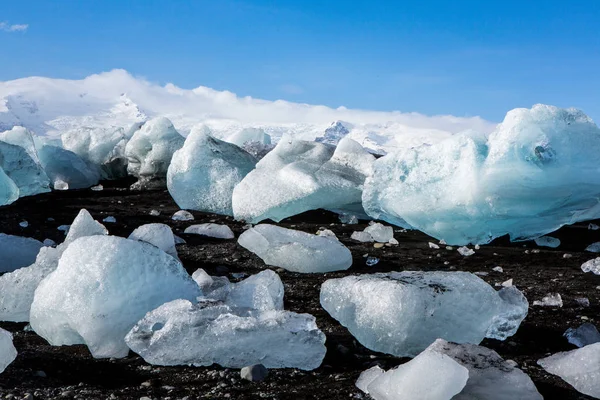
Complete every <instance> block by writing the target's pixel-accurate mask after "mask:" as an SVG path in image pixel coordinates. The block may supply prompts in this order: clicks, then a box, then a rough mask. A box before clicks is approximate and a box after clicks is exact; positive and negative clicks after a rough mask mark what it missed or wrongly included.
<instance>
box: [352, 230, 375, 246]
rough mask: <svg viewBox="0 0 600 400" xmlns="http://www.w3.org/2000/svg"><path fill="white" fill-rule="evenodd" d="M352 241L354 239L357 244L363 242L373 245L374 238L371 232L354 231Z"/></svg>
mask: <svg viewBox="0 0 600 400" xmlns="http://www.w3.org/2000/svg"><path fill="white" fill-rule="evenodd" d="M350 239H354V240H356V241H357V242H362V243H371V242H374V240H373V236H371V234H370V233H369V232H364V231H354V232H352V235H351V236H350Z"/></svg>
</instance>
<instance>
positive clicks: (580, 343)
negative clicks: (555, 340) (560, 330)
mask: <svg viewBox="0 0 600 400" xmlns="http://www.w3.org/2000/svg"><path fill="white" fill-rule="evenodd" d="M563 336H564V337H565V338H567V340H568V341H569V343H571V344H572V345H575V346H577V347H584V346H587V345H588V344H593V343H598V342H600V332H598V328H596V325H594V324H590V323H589V322H586V323H584V324H581V325H579V327H578V328H569V329H567V330H566V332H565V333H564V334H563Z"/></svg>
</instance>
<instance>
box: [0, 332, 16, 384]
mask: <svg viewBox="0 0 600 400" xmlns="http://www.w3.org/2000/svg"><path fill="white" fill-rule="evenodd" d="M15 358H17V349H15V345H14V344H13V336H12V334H11V333H10V332H8V331H5V330H4V329H2V328H0V374H1V373H2V372H4V370H5V369H6V367H8V366H9V365H10V363H12V362H13V361H14V360H15Z"/></svg>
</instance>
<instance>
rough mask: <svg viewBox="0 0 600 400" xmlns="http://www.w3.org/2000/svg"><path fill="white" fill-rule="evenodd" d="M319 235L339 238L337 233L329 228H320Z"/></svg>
mask: <svg viewBox="0 0 600 400" xmlns="http://www.w3.org/2000/svg"><path fill="white" fill-rule="evenodd" d="M317 235H318V236H326V237H330V238H333V239H337V236H336V235H335V233H334V232H333V231H332V230H329V229H319V230H318V231H317Z"/></svg>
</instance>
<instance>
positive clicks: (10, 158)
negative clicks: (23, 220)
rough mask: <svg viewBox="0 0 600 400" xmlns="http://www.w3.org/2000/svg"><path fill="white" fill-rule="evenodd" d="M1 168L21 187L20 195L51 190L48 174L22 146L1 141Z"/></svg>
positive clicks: (31, 194)
mask: <svg viewBox="0 0 600 400" xmlns="http://www.w3.org/2000/svg"><path fill="white" fill-rule="evenodd" d="M0 168H2V169H3V170H4V172H5V173H6V175H8V176H9V177H10V179H12V181H13V182H14V183H15V185H17V187H18V188H19V197H24V196H33V195H35V194H40V193H45V192H49V191H50V179H48V175H46V172H44V170H43V169H42V166H41V165H40V164H39V163H38V162H37V161H36V160H34V159H33V158H31V156H30V155H29V154H28V153H27V151H26V150H25V149H24V148H23V147H21V146H17V145H13V144H8V143H5V142H1V141H0Z"/></svg>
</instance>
